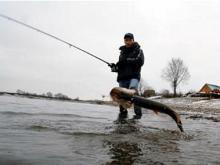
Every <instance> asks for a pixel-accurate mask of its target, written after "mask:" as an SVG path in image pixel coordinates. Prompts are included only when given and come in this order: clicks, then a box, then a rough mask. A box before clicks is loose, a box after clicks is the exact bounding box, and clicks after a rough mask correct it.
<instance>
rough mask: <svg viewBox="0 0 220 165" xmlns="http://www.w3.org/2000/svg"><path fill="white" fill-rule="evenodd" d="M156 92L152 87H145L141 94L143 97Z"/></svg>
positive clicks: (153, 94)
mask: <svg viewBox="0 0 220 165" xmlns="http://www.w3.org/2000/svg"><path fill="white" fill-rule="evenodd" d="M155 95H156V92H155V90H153V89H146V90H144V93H143V96H144V97H151V96H155Z"/></svg>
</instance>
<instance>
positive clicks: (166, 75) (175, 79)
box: [162, 58, 190, 97]
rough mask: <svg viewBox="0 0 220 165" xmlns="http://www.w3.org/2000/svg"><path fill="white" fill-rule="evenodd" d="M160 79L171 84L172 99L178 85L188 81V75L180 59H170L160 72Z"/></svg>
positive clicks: (186, 68)
mask: <svg viewBox="0 0 220 165" xmlns="http://www.w3.org/2000/svg"><path fill="white" fill-rule="evenodd" d="M162 78H163V79H165V80H166V81H168V82H170V83H171V86H172V88H173V94H174V97H176V89H177V87H178V85H179V84H180V83H183V82H186V81H187V80H189V78H190V74H189V71H188V67H187V66H185V65H184V63H183V60H182V59H180V58H172V59H171V61H170V62H169V63H168V65H167V67H166V68H165V69H164V70H163V71H162Z"/></svg>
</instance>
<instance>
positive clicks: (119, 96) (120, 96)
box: [110, 87, 184, 132]
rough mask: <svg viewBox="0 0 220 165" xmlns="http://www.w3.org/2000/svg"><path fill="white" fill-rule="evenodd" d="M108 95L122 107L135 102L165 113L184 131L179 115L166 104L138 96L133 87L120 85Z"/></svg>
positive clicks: (129, 106) (128, 106)
mask: <svg viewBox="0 0 220 165" xmlns="http://www.w3.org/2000/svg"><path fill="white" fill-rule="evenodd" d="M110 96H111V98H112V100H113V101H115V102H117V103H118V104H119V105H121V106H123V107H124V108H131V107H132V106H133V105H134V104H135V105H137V106H140V107H143V108H147V109H150V110H153V111H154V112H155V113H156V114H158V112H160V113H164V114H167V115H169V116H170V117H171V118H172V119H173V120H174V121H175V122H176V124H177V126H178V128H179V129H180V131H181V132H184V130H183V126H182V122H181V119H180V115H179V114H178V113H177V112H175V111H174V110H173V109H171V108H170V107H169V106H167V105H164V104H162V103H159V102H156V101H153V100H149V99H146V98H144V97H141V96H138V95H137V94H136V91H135V90H133V89H125V88H121V87H115V88H113V89H112V90H111V92H110Z"/></svg>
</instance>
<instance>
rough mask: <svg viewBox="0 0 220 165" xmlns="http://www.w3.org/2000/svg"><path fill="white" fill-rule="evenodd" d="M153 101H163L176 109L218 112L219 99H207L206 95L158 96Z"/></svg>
mask: <svg viewBox="0 0 220 165" xmlns="http://www.w3.org/2000/svg"><path fill="white" fill-rule="evenodd" d="M154 100H155V101H158V102H161V103H164V104H166V105H168V106H170V107H172V108H173V109H175V110H177V111H185V112H201V113H211V114H215V113H220V99H209V98H207V97H179V98H159V99H154Z"/></svg>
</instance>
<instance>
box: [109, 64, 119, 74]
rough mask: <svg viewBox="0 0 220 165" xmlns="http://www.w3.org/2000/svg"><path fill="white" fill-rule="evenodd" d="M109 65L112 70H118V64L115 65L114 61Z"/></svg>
mask: <svg viewBox="0 0 220 165" xmlns="http://www.w3.org/2000/svg"><path fill="white" fill-rule="evenodd" d="M108 66H109V67H110V68H111V71H112V72H117V71H118V66H117V65H115V64H114V63H111V64H109V65H108Z"/></svg>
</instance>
